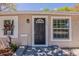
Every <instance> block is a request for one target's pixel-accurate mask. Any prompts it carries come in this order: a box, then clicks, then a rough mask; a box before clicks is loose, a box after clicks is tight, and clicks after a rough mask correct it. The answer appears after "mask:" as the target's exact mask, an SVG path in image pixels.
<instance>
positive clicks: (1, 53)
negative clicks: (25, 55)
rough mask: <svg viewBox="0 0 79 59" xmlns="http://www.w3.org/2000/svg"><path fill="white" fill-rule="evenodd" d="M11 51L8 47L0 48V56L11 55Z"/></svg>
mask: <svg viewBox="0 0 79 59" xmlns="http://www.w3.org/2000/svg"><path fill="white" fill-rule="evenodd" d="M13 53H14V52H13V51H12V50H11V49H10V48H5V49H0V56H11V55H13Z"/></svg>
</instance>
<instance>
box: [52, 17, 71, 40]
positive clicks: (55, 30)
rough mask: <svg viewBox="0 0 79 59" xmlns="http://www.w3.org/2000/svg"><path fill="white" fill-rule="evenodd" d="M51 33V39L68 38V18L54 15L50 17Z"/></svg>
mask: <svg viewBox="0 0 79 59" xmlns="http://www.w3.org/2000/svg"><path fill="white" fill-rule="evenodd" d="M52 34H53V36H52V39H53V40H69V39H70V18H67V17H64V18H63V17H54V18H53V19H52Z"/></svg>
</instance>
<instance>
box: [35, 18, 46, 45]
mask: <svg viewBox="0 0 79 59" xmlns="http://www.w3.org/2000/svg"><path fill="white" fill-rule="evenodd" d="M45 34H46V33H45V18H34V44H35V45H45V44H46V41H45V39H46V37H45Z"/></svg>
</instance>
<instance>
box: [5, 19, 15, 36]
mask: <svg viewBox="0 0 79 59" xmlns="http://www.w3.org/2000/svg"><path fill="white" fill-rule="evenodd" d="M13 34H14V20H4V35H13Z"/></svg>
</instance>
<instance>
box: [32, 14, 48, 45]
mask: <svg viewBox="0 0 79 59" xmlns="http://www.w3.org/2000/svg"><path fill="white" fill-rule="evenodd" d="M36 17H38V18H45V22H46V23H45V32H46V34H45V37H46V39H45V42H46V44H45V45H35V44H34V18H36ZM32 46H48V16H44V15H41V16H40V15H39V16H32Z"/></svg>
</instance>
